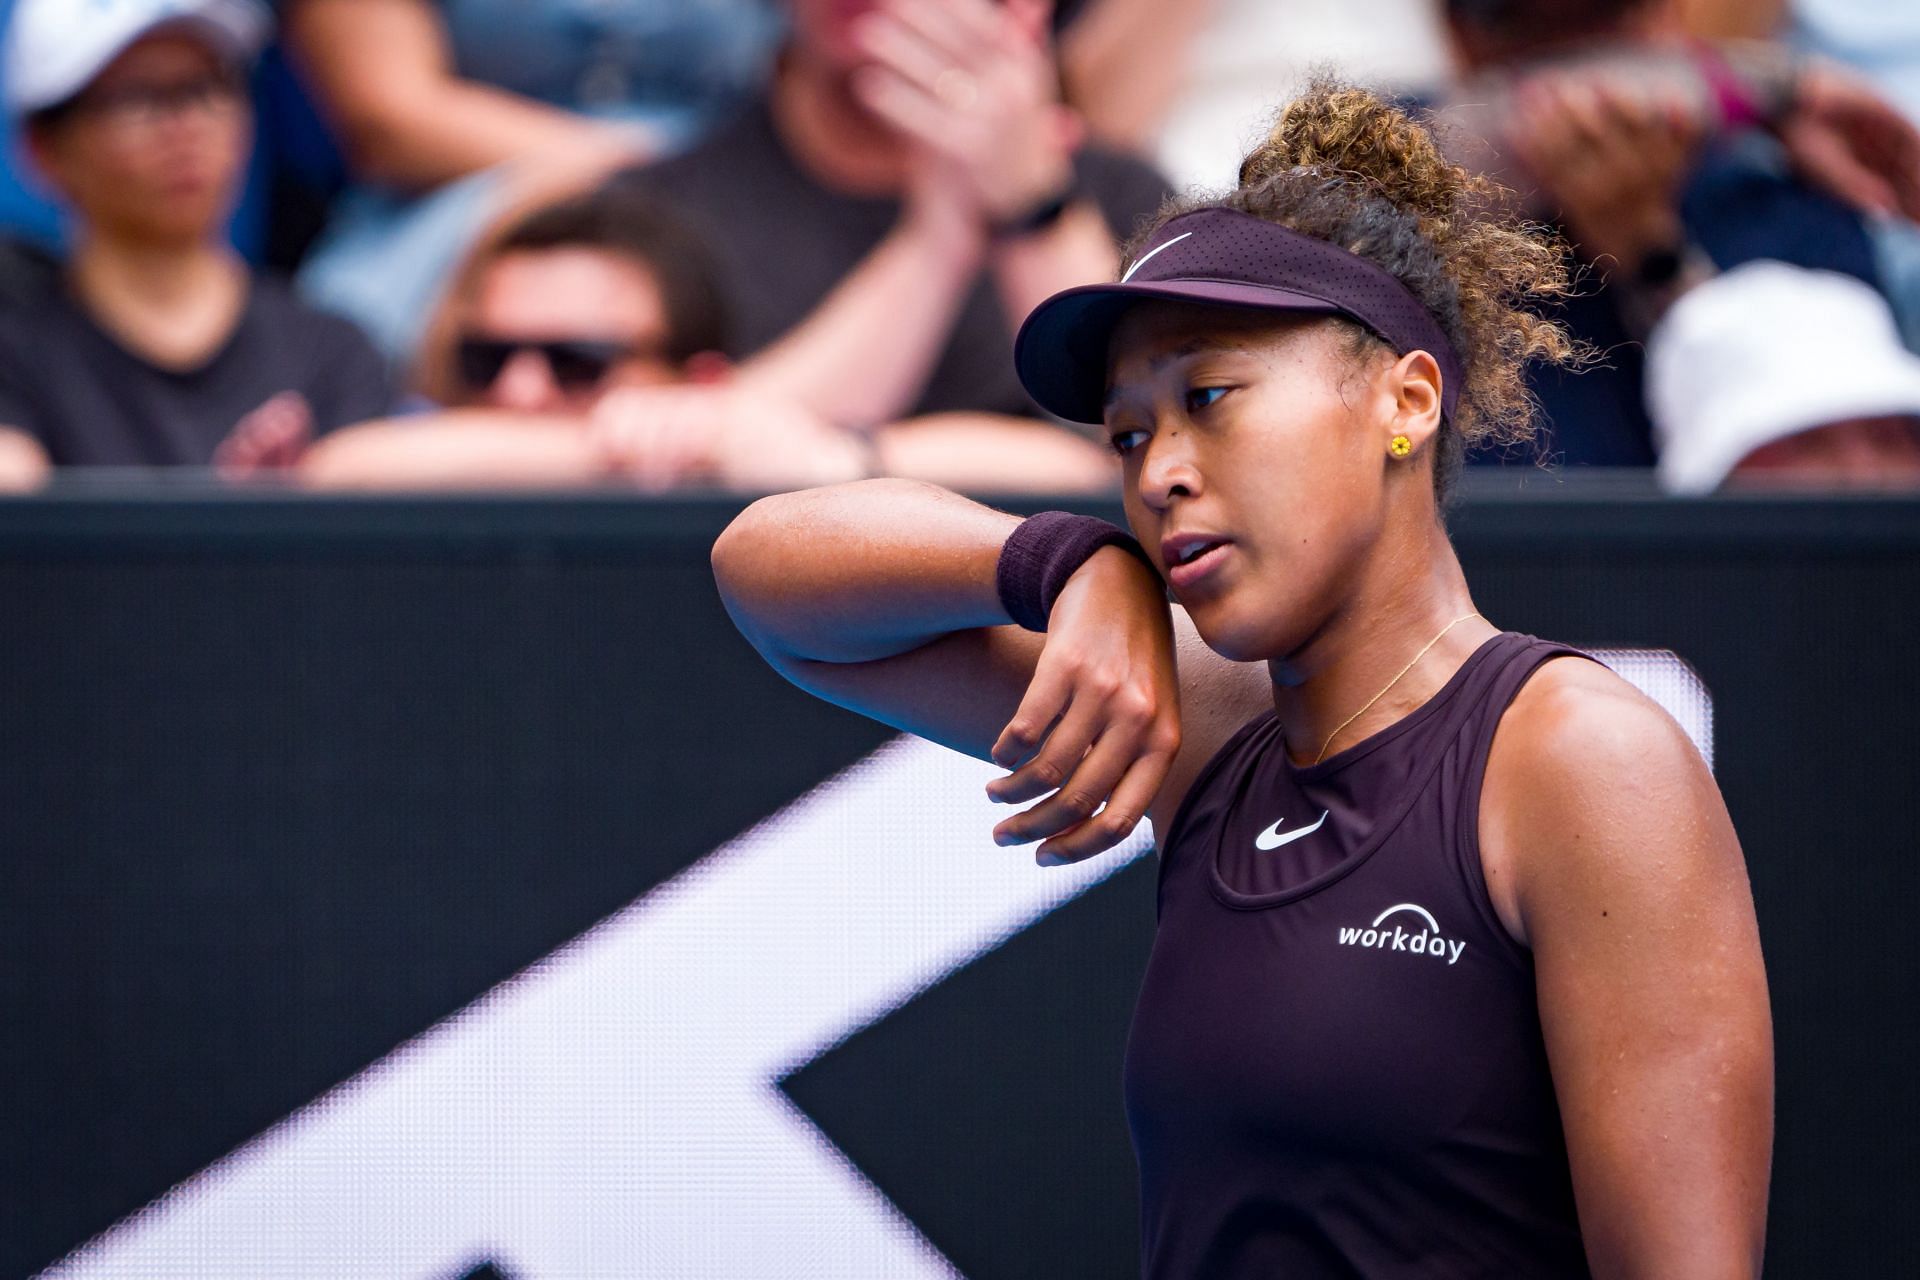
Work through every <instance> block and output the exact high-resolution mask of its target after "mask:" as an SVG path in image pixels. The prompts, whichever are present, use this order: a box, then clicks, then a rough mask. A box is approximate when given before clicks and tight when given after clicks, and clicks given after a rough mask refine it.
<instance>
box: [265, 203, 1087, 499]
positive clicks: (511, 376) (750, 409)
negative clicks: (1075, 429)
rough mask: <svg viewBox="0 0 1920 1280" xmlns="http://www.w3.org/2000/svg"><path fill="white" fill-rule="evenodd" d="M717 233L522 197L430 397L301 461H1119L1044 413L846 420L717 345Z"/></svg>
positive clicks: (560, 468)
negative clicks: (854, 425) (854, 423)
mask: <svg viewBox="0 0 1920 1280" xmlns="http://www.w3.org/2000/svg"><path fill="white" fill-rule="evenodd" d="M727 337H728V324H727V315H726V310H725V307H724V304H723V301H722V299H721V295H720V290H719V285H718V283H717V279H716V274H715V271H714V269H713V266H712V261H711V257H710V255H709V252H708V250H707V246H706V243H705V242H704V240H702V239H701V238H700V237H699V236H697V235H696V234H694V233H693V232H692V231H691V230H690V229H689V228H688V227H687V226H686V225H685V224H683V223H682V222H680V221H679V220H678V219H676V218H674V217H673V216H671V215H670V214H669V213H667V212H666V211H665V210H664V209H663V208H662V207H661V206H659V205H657V204H656V203H655V202H653V201H652V200H650V199H648V198H647V197H645V196H642V195H639V194H637V193H635V192H633V191H631V190H629V189H625V188H619V187H609V188H605V189H602V190H598V191H594V192H591V193H588V194H585V195H576V196H573V197H570V198H568V199H565V200H562V201H561V202H559V203H557V204H553V205H550V206H547V207H544V208H537V209H535V210H533V211H531V212H530V213H528V214H526V215H525V216H524V217H523V218H522V219H521V220H520V221H519V222H517V223H515V224H513V225H511V226H510V227H509V228H508V229H507V230H505V231H504V232H503V233H502V234H501V235H500V236H499V237H498V238H497V239H496V240H495V241H494V242H493V243H491V244H490V245H488V246H485V247H483V249H482V250H481V251H480V252H479V253H478V254H477V255H476V256H475V257H474V259H473V260H472V261H471V262H470V263H469V265H468V266H467V268H466V270H464V271H463V272H462V273H461V274H460V278H459V279H458V280H457V281H456V284H455V286H454V289H453V291H452V294H451V296H450V301H449V304H448V306H447V307H446V308H444V309H443V311H442V313H441V315H440V316H439V318H438V319H437V320H436V321H435V322H434V323H433V324H432V325H431V326H430V327H429V332H428V337H427V340H426V343H425V344H424V348H423V360H422V364H421V366H420V369H419V376H418V378H417V380H416V381H417V385H418V389H419V390H420V391H421V392H422V393H423V395H424V396H425V397H426V398H427V399H428V400H429V401H430V402H432V403H433V404H434V405H435V406H436V408H435V409H434V410H433V411H431V412H426V413H421V414H416V415H413V416H410V417H401V418H393V419H389V420H385V421H378V422H369V423H366V424H363V425H361V426H357V427H353V428H349V429H348V430H346V431H342V432H340V433H338V434H337V435H335V436H333V437H331V438H329V439H328V440H325V441H323V442H321V443H320V444H319V445H317V446H316V447H315V448H314V449H313V450H312V451H311V452H310V453H309V454H308V455H307V456H306V457H305V458H304V459H303V460H302V462H301V464H300V468H301V474H302V477H303V478H304V479H305V481H306V482H308V483H310V484H314V485H319V486H338V487H353V488H368V487H381V488H393V487H398V488H414V487H423V486H425V487H439V486H460V487H481V488H503V487H507V488H522V487H528V486H540V485H572V484H582V483H593V482H596V481H601V482H613V483H620V484H628V485H633V486H636V487H638V488H641V489H643V490H650V491H660V490H665V489H670V488H679V487H709V488H727V489H739V490H748V491H766V490H774V489H790V488H796V487H801V486H807V485H814V484H825V483H831V482H834V481H838V480H844V479H849V478H857V477H860V476H865V475H869V474H874V473H876V472H885V473H888V474H894V475H914V476H919V477H922V478H928V479H939V480H941V481H943V482H946V483H950V484H956V485H963V486H971V487H978V488H993V489H1002V490H1004V489H1008V488H1031V487H1033V486H1034V485H1036V484H1038V485H1043V486H1045V487H1048V488H1056V489H1057V488H1069V489H1071V488H1099V487H1104V486H1106V485H1109V484H1111V482H1112V475H1113V466H1112V461H1111V459H1110V458H1108V457H1107V456H1106V455H1105V453H1104V451H1102V450H1100V449H1099V448H1097V447H1096V446H1093V445H1091V444H1089V443H1087V442H1086V441H1083V440H1080V439H1078V438H1076V437H1073V436H1070V435H1068V434H1066V433H1064V432H1060V431H1057V430H1055V429H1053V428H1051V427H1049V426H1047V425H1044V424H1042V423H1039V422H1017V421H1013V420H1008V421H1007V422H1005V423H1004V424H999V425H993V426H990V427H989V426H983V424H981V423H980V422H979V421H978V420H977V419H978V417H979V415H967V416H966V417H964V418H962V417H959V416H954V417H931V418H923V419H919V420H916V421H909V422H901V423H895V424H890V425H888V426H885V427H882V428H880V429H878V430H875V431H872V432H856V431H854V430H851V429H847V428H843V427H839V426H835V425H833V424H831V423H829V422H828V421H826V420H825V419H824V418H822V417H821V416H820V415H819V414H817V413H815V412H814V411H812V410H810V409H808V408H806V407H804V406H803V405H801V404H800V403H798V401H797V400H796V398H795V397H793V396H791V395H789V394H786V393H784V392H782V391H780V390H777V389H775V387H774V385H773V384H772V382H771V380H769V379H767V378H766V376H765V374H764V371H763V370H761V369H760V368H758V367H757V366H756V364H755V363H754V362H752V361H749V362H748V363H746V364H745V365H742V366H740V367H739V368H735V367H734V366H733V365H732V364H731V363H730V362H729V361H728V359H727V358H726V357H725V356H723V355H721V354H720V352H721V351H722V350H724V348H725V346H726V343H727Z"/></svg>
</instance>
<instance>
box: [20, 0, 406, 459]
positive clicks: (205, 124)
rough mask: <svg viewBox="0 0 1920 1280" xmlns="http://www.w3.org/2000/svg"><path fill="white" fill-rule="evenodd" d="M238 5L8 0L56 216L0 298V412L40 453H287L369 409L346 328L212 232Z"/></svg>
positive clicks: (239, 134) (367, 355) (246, 124)
mask: <svg viewBox="0 0 1920 1280" xmlns="http://www.w3.org/2000/svg"><path fill="white" fill-rule="evenodd" d="M268 26H269V19H268V17H267V14H266V11H265V10H264V9H262V8H261V7H260V6H259V5H258V4H257V3H255V2H254V0H91V2H90V3H87V4H76V3H74V0H20V3H19V4H18V5H17V6H16V7H15V9H14V13H13V20H12V22H11V24H10V26H9V29H8V32H7V45H6V77H5V79H6V93H7V101H6V106H7V108H8V114H9V116H10V119H11V122H12V123H14V124H15V125H16V126H17V127H18V128H20V129H21V130H22V131H23V132H24V141H25V144H26V151H27V153H28V155H29V157H30V158H31V160H32V162H33V166H34V169H35V170H36V171H37V173H38V175H39V176H40V177H41V178H42V179H43V180H44V181H45V183H46V184H47V185H48V187H49V188H50V189H51V190H52V191H53V193H54V194H55V196H56V197H57V198H58V199H59V201H60V202H61V204H62V206H63V213H64V214H65V215H66V216H67V218H68V219H69V220H70V222H71V224H72V225H71V230H72V235H71V242H72V244H73V249H72V252H71V254H70V256H69V257H68V259H67V260H66V261H65V262H63V263H59V264H57V265H55V266H53V267H51V268H50V269H48V270H46V271H44V272H42V273H40V274H39V277H38V278H37V279H34V280H32V281H30V282H28V284H27V285H26V286H25V287H23V288H21V289H19V290H16V294H17V295H20V296H16V297H14V298H13V299H11V300H10V302H9V304H8V305H6V306H4V307H0V424H4V426H5V427H6V428H10V429H12V430H13V432H14V435H13V437H12V439H13V440H14V442H15V444H16V445H17V444H18V443H19V441H20V438H21V437H22V436H24V437H26V438H29V439H31V440H32V441H33V442H34V443H35V444H36V445H37V447H38V449H39V450H40V451H41V452H42V453H44V455H45V456H46V457H47V458H48V459H49V460H50V461H51V462H52V463H53V464H55V465H129V466H137V465H170V464H189V465H206V464H208V463H210V462H214V461H216V460H219V461H222V462H226V463H229V464H231V465H234V466H236V467H245V466H247V465H251V464H259V463H267V462H273V461H276V460H285V461H291V459H292V456H293V454H294V453H295V452H297V446H298V444H299V443H300V442H301V441H303V440H304V438H306V437H308V436H311V435H313V434H317V433H319V432H323V431H326V430H328V429H330V428H332V427H334V426H338V425H342V424H344V423H347V422H353V421H358V420H360V419H363V418H367V417H370V416H373V415H375V414H378V413H380V412H381V411H383V410H384V409H385V408H386V407H387V404H388V400H389V392H388V379H387V374H386V370H385V367H384V364H383V362H382V361H381V359H380V357H379V356H378V355H377V354H376V353H375V352H374V350H373V348H372V346H371V344H369V343H368V342H367V340H366V339H365V337H364V336H362V335H361V334H360V333H359V331H358V330H356V329H354V328H353V327H352V326H351V325H350V324H348V323H346V322H345V321H343V320H340V319H337V318H335V317H332V316H328V315H325V314H322V313H320V312H318V311H315V310H312V309H311V308H309V307H307V306H306V305H305V304H303V303H300V302H298V301H297V300H295V298H294V297H293V295H292V294H291V292H290V291H289V290H287V289H286V288H285V287H284V286H282V285H281V284H279V283H278V282H275V281H271V280H265V279H258V278H255V277H254V276H253V275H252V274H251V273H250V272H249V270H248V268H247V267H246V265H245V264H244V263H243V262H242V261H241V260H240V259H239V257H238V256H237V255H236V254H235V253H234V252H233V250H232V249H231V247H230V246H229V245H228V244H227V242H226V239H225V236H224V234H223V231H224V226H225V221H226V217H227V214H228V211H229V209H230V207H231V205H232V203H233V200H234V199H235V196H236V194H237V192H238V189H239V185H240V182H241V179H242V176H243V172H244V168H245V165H246V160H247V153H248V145H249V134H250V120H249V117H248V110H247V101H246V92H245V72H246V68H247V66H248V64H249V63H250V61H251V60H252V58H253V56H254V55H255V54H256V53H257V52H258V50H259V48H260V46H261V44H262V42H263V41H264V40H265V38H266V34H267V31H268Z"/></svg>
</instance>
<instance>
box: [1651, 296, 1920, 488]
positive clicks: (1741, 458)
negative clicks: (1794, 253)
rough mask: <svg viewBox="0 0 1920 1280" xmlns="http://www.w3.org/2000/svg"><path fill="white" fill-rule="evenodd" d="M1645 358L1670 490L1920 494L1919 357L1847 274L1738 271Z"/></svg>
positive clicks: (1671, 316) (1680, 316) (1692, 302)
mask: <svg viewBox="0 0 1920 1280" xmlns="http://www.w3.org/2000/svg"><path fill="white" fill-rule="evenodd" d="M1647 350H1648V354H1647V402H1648V407H1649V408H1650V409H1651V410H1652V413H1653V420H1654V429H1655V431H1656V432H1657V434H1658V436H1659V439H1660V467H1659V475H1660V481H1661V484H1662V486H1663V487H1665V488H1667V489H1668V490H1671V491H1673V492H1676V493H1706V492H1708V491H1710V490H1713V489H1715V488H1719V487H1721V486H1723V485H1741V486H1746V487H1754V486H1760V485H1775V486H1777V485H1791V486H1795V487H1802V488H1827V489H1834V488H1846V489H1857V488H1871V489H1899V490H1907V491H1920V356H1916V355H1914V354H1913V353H1912V352H1910V351H1908V350H1907V349H1906V348H1905V347H1903V346H1902V345H1901V344H1900V340H1899V335H1898V333H1897V332H1896V331H1895V329H1894V324H1893V317H1892V314H1891V313H1890V312H1889V311H1888V309H1887V304H1886V300H1885V299H1884V298H1882V297H1881V296H1880V295H1879V294H1878V293H1876V292H1875V291H1874V290H1873V289H1872V288H1870V287H1868V286H1867V285H1864V284H1862V283H1861V282H1860V281H1858V280H1855V279H1854V278H1853V277H1851V276H1844V275H1839V274H1837V273H1834V272H1830V271H1807V270H1804V269H1802V268H1799V267H1790V266H1787V265H1786V264H1784V263H1778V262H1750V263H1747V264H1745V265H1743V266H1739V267H1736V268H1734V269H1733V270H1732V271H1729V272H1727V273H1726V274H1724V275H1721V276H1718V277H1715V278H1713V279H1711V280H1708V281H1706V282H1704V283H1702V284H1699V285H1698V286H1696V287H1695V288H1693V289H1691V290H1690V291H1688V292H1687V293H1686V294H1685V295H1683V296H1682V297H1681V298H1680V299H1679V300H1678V301H1677V302H1675V303H1674V304H1673V306H1672V307H1671V309H1670V310H1668V312H1667V313H1666V315H1665V317H1664V318H1663V319H1662V320H1661V321H1660V323H1659V325H1658V326H1657V327H1656V328H1655V329H1654V331H1653V336H1652V337H1651V339H1649V341H1648V348H1647Z"/></svg>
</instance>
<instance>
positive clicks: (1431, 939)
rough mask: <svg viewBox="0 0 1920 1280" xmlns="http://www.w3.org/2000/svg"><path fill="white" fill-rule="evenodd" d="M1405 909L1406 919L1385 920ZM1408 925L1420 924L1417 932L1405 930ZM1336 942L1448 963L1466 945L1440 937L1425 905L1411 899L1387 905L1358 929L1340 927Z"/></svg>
mask: <svg viewBox="0 0 1920 1280" xmlns="http://www.w3.org/2000/svg"><path fill="white" fill-rule="evenodd" d="M1401 912H1406V913H1407V914H1408V916H1409V917H1410V919H1408V920H1404V921H1394V922H1393V923H1392V924H1391V925H1389V924H1388V923H1387V921H1388V919H1389V918H1390V917H1392V916H1396V915H1399V914H1400V913H1401ZM1410 924H1417V925H1419V926H1424V927H1423V928H1421V930H1420V932H1418V933H1409V932H1407V927H1408V925H1410ZM1340 945H1341V946H1343V947H1372V948H1375V949H1377V950H1382V951H1404V952H1406V953H1408V954H1409V955H1416V956H1434V957H1436V958H1438V959H1443V960H1445V961H1446V962H1447V963H1448V964H1449V965H1452V964H1454V963H1455V962H1456V961H1458V960H1459V959H1460V953H1461V952H1463V951H1465V950H1466V949H1467V944H1466V943H1465V942H1464V941H1462V940H1460V939H1458V938H1443V937H1441V936H1440V922H1439V921H1437V920H1435V919H1434V918H1433V913H1432V912H1430V911H1428V910H1427V909H1426V908H1425V907H1422V906H1416V905H1415V904H1413V903H1411V902H1403V903H1401V904H1400V905H1399V906H1397V907H1388V908H1387V909H1386V910H1385V911H1382V912H1381V913H1380V914H1379V915H1377V916H1375V917H1374V918H1373V923H1372V924H1370V925H1368V926H1367V927H1366V928H1364V929H1361V928H1357V927H1355V926H1352V925H1341V926H1340Z"/></svg>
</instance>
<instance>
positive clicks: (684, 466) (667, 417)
mask: <svg viewBox="0 0 1920 1280" xmlns="http://www.w3.org/2000/svg"><path fill="white" fill-rule="evenodd" d="M589 430H590V432H591V433H592V437H593V439H594V441H595V443H596V444H597V445H598V447H599V449H600V451H601V455H602V457H603V458H604V460H605V465H606V466H607V469H608V470H609V471H610V472H613V473H616V474H619V475H623V476H626V477H629V478H630V479H632V480H633V481H634V482H635V483H636V484H637V485H638V486H639V487H641V488H642V489H646V490H648V491H651V492H663V491H665V490H668V489H672V488H676V487H682V486H702V485H711V486H716V487H719V488H726V489H736V490H744V491H748V492H756V493H765V492H772V491H776V490H782V489H795V488H806V487H810V486H813V485H821V484H834V483H838V482H840V481H843V480H858V479H861V478H862V477H864V476H866V475H867V474H868V472H869V469H870V468H869V458H870V451H869V450H868V448H867V446H866V445H865V444H864V443H863V442H862V441H861V440H860V438H859V437H857V436H855V435H853V434H852V433H850V432H847V431H843V430H841V429H839V428H837V427H834V426H831V425H830V424H828V423H827V422H825V421H824V420H822V419H821V418H819V417H818V416H816V415H815V414H813V413H812V412H810V411H809V410H807V409H805V408H803V407H801V406H800V405H797V404H795V403H793V402H791V401H788V400H783V399H780V398H777V397H773V396H768V395H763V394H761V393H760V392H758V391H756V390H754V389H753V388H751V387H750V386H747V385H744V384H741V383H724V384H719V385H706V386H701V385H682V386H671V387H629V388H622V389H617V390H614V391H610V392H608V393H607V394H606V395H605V396H603V397H601V399H600V402H599V403H598V404H597V405H595V406H594V409H593V413H592V415H591V418H590V420H589Z"/></svg>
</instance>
